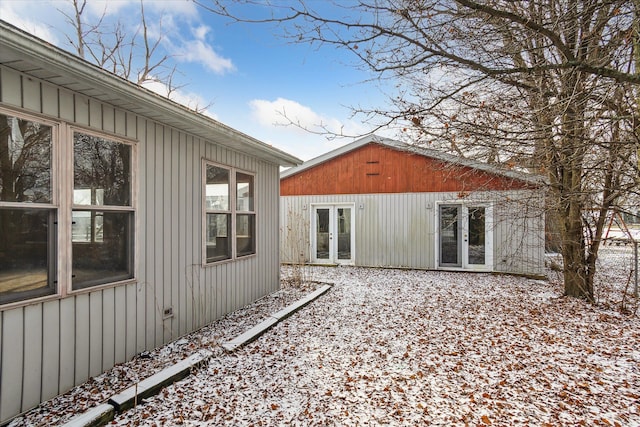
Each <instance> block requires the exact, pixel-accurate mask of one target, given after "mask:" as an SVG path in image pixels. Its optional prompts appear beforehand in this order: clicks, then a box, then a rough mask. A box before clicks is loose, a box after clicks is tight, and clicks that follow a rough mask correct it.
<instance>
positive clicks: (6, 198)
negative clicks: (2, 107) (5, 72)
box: [0, 113, 58, 304]
mask: <svg viewBox="0 0 640 427" xmlns="http://www.w3.org/2000/svg"><path fill="white" fill-rule="evenodd" d="M53 130H54V127H53V126H52V125H49V124H44V123H40V122H39V121H37V120H30V119H26V118H20V117H15V116H12V115H9V114H2V113H0V304H4V303H8V302H13V301H18V300H21V299H26V298H33V297H38V296H43V295H48V294H53V293H55V291H56V288H55V281H56V262H55V257H54V254H55V253H56V229H55V228H56V218H57V215H58V210H57V209H56V208H55V200H54V192H53V178H52V175H53V168H52V165H53V160H52V146H53V142H54V134H55V133H54V131H53Z"/></svg>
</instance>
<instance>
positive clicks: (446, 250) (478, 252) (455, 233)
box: [438, 203, 493, 271]
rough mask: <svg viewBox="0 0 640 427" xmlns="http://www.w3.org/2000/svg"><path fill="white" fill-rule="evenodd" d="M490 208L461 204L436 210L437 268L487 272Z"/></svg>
mask: <svg viewBox="0 0 640 427" xmlns="http://www.w3.org/2000/svg"><path fill="white" fill-rule="evenodd" d="M491 223H492V209H491V207H490V206H473V205H470V206H467V205H464V204H462V203H461V204H450V205H440V207H439V209H438V236H439V238H438V265H439V266H440V267H452V268H462V269H469V270H482V271H486V270H491V269H492V268H493V257H492V251H493V246H492V234H491V231H490V229H491Z"/></svg>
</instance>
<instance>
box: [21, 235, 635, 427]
mask: <svg viewBox="0 0 640 427" xmlns="http://www.w3.org/2000/svg"><path fill="white" fill-rule="evenodd" d="M630 253H631V252H630V249H625V248H622V247H620V248H618V247H615V248H608V249H606V250H604V253H603V256H602V257H601V261H600V262H601V264H602V265H601V268H602V271H603V274H602V275H601V279H600V280H601V286H599V289H600V290H599V293H598V303H597V304H596V305H591V304H588V303H586V302H584V301H581V300H577V299H573V298H566V297H562V286H561V284H560V283H559V282H558V280H557V277H556V276H555V275H553V274H552V275H550V278H551V280H550V281H541V280H531V279H527V278H523V277H515V276H508V275H497V274H477V273H453V272H434V271H415V270H391V269H365V268H353V267H338V268H335V267H324V268H323V267H304V277H305V278H307V279H309V280H321V281H322V282H330V283H333V284H334V286H333V288H332V289H331V290H329V291H328V292H327V293H326V294H325V295H323V296H321V297H320V298H319V299H317V300H316V301H314V302H312V303H311V304H309V305H307V306H306V307H304V308H303V309H302V310H300V311H298V312H297V313H295V314H294V315H292V316H291V317H288V318H286V319H285V320H283V321H282V322H280V323H278V324H277V325H275V326H274V327H273V328H272V329H270V330H268V331H267V332H266V333H265V334H264V335H262V336H261V337H260V338H258V339H257V340H256V341H253V342H251V343H249V344H247V345H246V346H244V347H241V348H239V349H237V350H236V351H234V352H225V351H223V350H222V349H221V348H220V344H221V343H222V342H225V341H228V340H230V339H232V338H233V337H235V336H237V335H239V334H240V333H242V332H243V331H245V330H247V329H249V328H251V327H252V326H254V325H255V324H257V323H259V322H260V321H262V320H263V319H264V318H266V317H267V316H268V315H270V314H272V313H274V312H276V311H278V310H279V309H281V308H282V307H284V306H285V305H287V304H290V303H291V302H292V301H294V300H296V299H298V298H301V297H302V296H303V295H306V294H308V293H310V292H311V291H313V289H315V286H316V284H314V283H307V284H305V285H304V287H302V288H299V287H296V286H293V285H292V284H290V283H289V282H288V281H284V282H283V289H282V290H281V291H279V292H277V293H275V294H273V295H270V296H268V297H266V298H263V299H262V300H260V301H258V302H257V303H255V304H252V305H251V306H249V307H246V308H245V309H243V310H240V311H238V312H235V313H232V314H230V315H229V316H226V317H225V318H223V319H221V320H220V321H217V322H215V323H213V324H212V325H210V326H208V327H206V328H203V329H202V330H200V331H198V332H197V333H194V334H191V335H189V336H186V337H183V338H181V339H180V340H178V341H176V342H174V343H172V344H169V345H167V346H165V347H162V348H160V349H156V350H154V351H152V352H150V354H149V358H148V359H142V358H136V359H134V360H133V361H131V362H129V363H126V364H123V365H119V366H116V367H115V368H114V369H112V370H111V371H109V372H107V373H105V374H103V375H101V376H100V377H96V378H93V379H92V380H91V381H90V382H89V383H87V384H85V385H83V386H79V387H77V388H76V389H74V390H72V391H71V392H69V393H67V394H66V395H63V396H61V397H58V398H55V399H53V400H51V401H49V402H46V403H44V404H42V405H41V406H40V407H38V408H36V409H34V410H33V411H30V412H29V413H27V414H25V415H24V416H23V417H20V418H18V419H16V420H15V421H14V422H13V423H12V424H11V426H14V427H15V426H21V425H49V424H57V423H60V422H63V421H65V420H68V419H69V418H70V417H71V416H73V414H74V413H77V412H81V411H82V410H83V408H86V407H90V406H92V405H97V404H99V403H101V402H103V401H104V399H106V397H108V396H110V395H112V394H115V393H116V392H118V391H119V390H121V389H123V388H125V387H127V386H129V385H131V384H132V383H133V382H135V381H137V380H138V379H143V378H145V377H147V376H149V375H151V374H152V373H153V372H154V371H157V370H159V369H161V368H162V367H163V366H166V365H167V364H170V363H174V362H176V361H178V360H180V359H183V358H184V357H186V356H188V355H189V354H192V353H194V352H196V351H198V350H199V349H201V348H208V349H210V350H212V351H214V357H213V358H211V359H210V361H209V363H208V364H206V366H202V367H201V368H199V369H198V370H196V371H194V372H193V373H192V375H190V376H189V377H187V378H185V379H184V380H182V381H179V382H177V383H175V384H174V385H172V386H169V387H167V388H165V389H164V390H162V391H161V392H160V393H159V394H158V395H157V396H154V397H152V398H149V399H147V400H146V401H145V402H144V403H142V404H140V405H138V406H137V407H136V408H134V409H131V410H129V411H126V412H124V413H122V414H119V415H117V416H116V419H115V420H114V422H113V423H112V425H120V426H125V425H134V426H135V425H144V426H153V425H163V426H171V425H188V426H205V425H233V426H238V425H256V426H279V425H293V426H306V425H344V426H367V425H391V426H395V425H419V424H422V425H434V426H457V425H459V426H465V425H473V426H475V425H493V426H545V425H553V426H557V425H571V426H573V425H619V426H639V425H640V349H639V348H640V347H639V343H640V319H639V317H638V315H637V301H636V300H635V299H633V298H631V297H630V296H627V297H626V298H625V299H624V300H625V301H626V302H625V304H626V305H625V307H624V308H625V310H623V311H622V312H621V310H620V307H621V304H622V301H623V298H622V292H623V290H624V288H625V287H626V288H627V291H630V290H631V289H632V287H633V281H632V282H631V287H630V288H629V286H628V285H627V282H628V276H629V265H630V258H629V254H630ZM294 270H295V269H294V268H291V267H287V268H285V267H283V275H285V276H286V275H291V274H293V273H295V272H296V271H294Z"/></svg>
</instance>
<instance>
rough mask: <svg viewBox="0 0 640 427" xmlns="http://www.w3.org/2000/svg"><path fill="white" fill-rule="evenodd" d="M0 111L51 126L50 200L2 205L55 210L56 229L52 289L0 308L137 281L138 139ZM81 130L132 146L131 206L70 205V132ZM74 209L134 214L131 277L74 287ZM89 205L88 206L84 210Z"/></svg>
mask: <svg viewBox="0 0 640 427" xmlns="http://www.w3.org/2000/svg"><path fill="white" fill-rule="evenodd" d="M0 114H4V115H8V116H13V117H17V118H20V119H23V120H30V121H34V122H38V123H42V124H44V125H47V126H50V127H51V128H52V131H51V132H52V135H51V141H52V147H51V203H27V202H3V201H0V206H3V207H21V208H24V207H29V208H36V209H37V208H46V209H51V210H54V211H55V212H56V222H57V227H56V232H55V240H56V241H55V242H50V243H49V244H51V245H53V246H54V249H55V254H54V255H53V259H54V261H55V268H54V273H53V277H52V278H51V279H52V280H53V283H54V292H53V293H51V294H48V295H44V296H38V297H33V298H29V297H25V298H23V299H20V300H16V301H12V302H8V303H5V304H0V308H1V309H3V310H5V309H8V308H13V307H20V306H25V305H29V304H33V303H34V302H39V301H46V300H51V299H58V298H64V297H66V296H69V295H74V294H81V293H87V292H93V291H95V290H100V289H104V288H110V287H115V286H119V285H122V284H126V283H133V282H136V281H137V274H138V251H139V250H138V242H139V233H140V225H139V219H138V215H137V212H138V190H137V189H138V181H137V180H138V142H137V141H136V140H133V139H130V138H126V137H123V136H121V135H115V134H111V133H109V132H105V131H98V130H95V129H91V128H85V127H81V126H77V125H75V124H71V123H68V122H65V121H62V120H52V119H50V118H47V117H43V116H40V115H38V114H34V113H31V112H24V111H22V110H21V109H18V108H5V107H0ZM76 131H77V132H81V133H85V134H89V135H93V136H96V137H99V138H104V139H108V140H110V141H114V142H118V143H122V144H127V145H129V146H131V170H130V174H131V177H130V186H131V188H130V192H131V196H130V197H131V203H130V206H115V207H112V206H103V205H99V206H91V207H89V206H84V205H77V206H76V205H74V204H73V190H74V179H73V173H74V163H73V143H74V141H73V135H74V132H76ZM74 208H76V209H83V210H92V209H93V208H97V209H95V210H98V211H109V210H110V211H127V212H131V213H132V214H133V219H132V226H133V231H132V233H131V235H132V239H133V242H131V245H132V248H131V250H132V254H131V263H132V264H131V267H132V270H133V271H132V276H133V277H132V278H129V279H125V280H120V281H114V282H109V283H104V284H99V285H93V286H87V287H83V288H79V289H76V290H74V289H73V284H72V277H71V276H72V250H71V248H72V244H73V243H72V224H71V222H72V212H73V210H74ZM87 208H91V209H87Z"/></svg>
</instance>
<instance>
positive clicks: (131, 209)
mask: <svg viewBox="0 0 640 427" xmlns="http://www.w3.org/2000/svg"><path fill="white" fill-rule="evenodd" d="M66 128H67V129H66V130H67V133H68V135H67V136H66V137H65V138H64V142H65V143H66V144H67V145H68V146H67V147H66V149H67V150H68V151H66V152H64V156H63V158H64V159H65V160H66V162H68V164H66V165H63V170H66V171H70V176H68V179H69V182H68V183H67V186H68V187H69V188H70V189H69V191H68V194H67V200H66V203H65V204H64V207H65V208H68V209H69V211H68V212H65V215H66V216H65V217H64V218H69V221H68V227H69V229H68V230H65V231H67V233H68V234H66V235H65V241H66V242H68V243H69V245H68V251H69V252H68V255H67V257H66V260H67V263H66V268H68V272H67V273H66V274H67V275H68V277H69V281H68V285H67V290H68V293H69V294H74V293H81V292H87V291H91V290H95V289H102V288H107V287H112V286H117V285H120V284H124V283H131V282H135V281H136V280H137V271H138V269H137V260H138V256H137V247H138V244H137V242H138V241H139V239H138V233H139V232H138V230H139V224H138V219H137V218H138V215H137V211H138V209H137V190H136V189H137V188H138V186H137V173H136V172H137V169H138V168H137V164H138V163H137V161H138V157H137V142H136V141H133V140H128V139H126V138H123V137H121V136H117V135H112V134H109V133H107V132H100V131H96V130H94V129H90V128H84V127H80V126H75V125H68V126H67V127H66ZM75 132H79V133H83V134H86V135H90V136H94V137H97V138H104V139H107V140H109V141H113V142H116V143H119V144H125V145H128V146H130V147H131V170H130V174H131V176H130V181H129V185H130V187H131V188H130V189H129V191H130V198H131V202H130V204H129V206H110V205H104V204H102V205H98V204H96V205H76V204H75V203H74V199H73V196H74V190H75V188H74V177H73V174H74V156H73V154H74V146H73V144H74V133H75ZM74 210H82V211H90V212H128V213H130V214H132V215H133V220H132V221H131V226H132V227H133V232H132V233H131V238H132V239H133V241H132V242H131V244H130V246H131V247H130V249H129V250H130V251H131V261H130V262H131V268H132V270H133V271H132V277H131V278H127V279H123V280H117V281H113V282H109V283H104V284H98V285H88V286H84V287H79V288H78V289H73V283H72V282H73V280H72V279H71V278H72V261H73V253H72V251H71V246H72V245H73V233H72V218H73V211H74ZM66 222H67V221H65V223H66ZM76 243H78V242H76ZM80 244H83V243H80Z"/></svg>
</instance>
